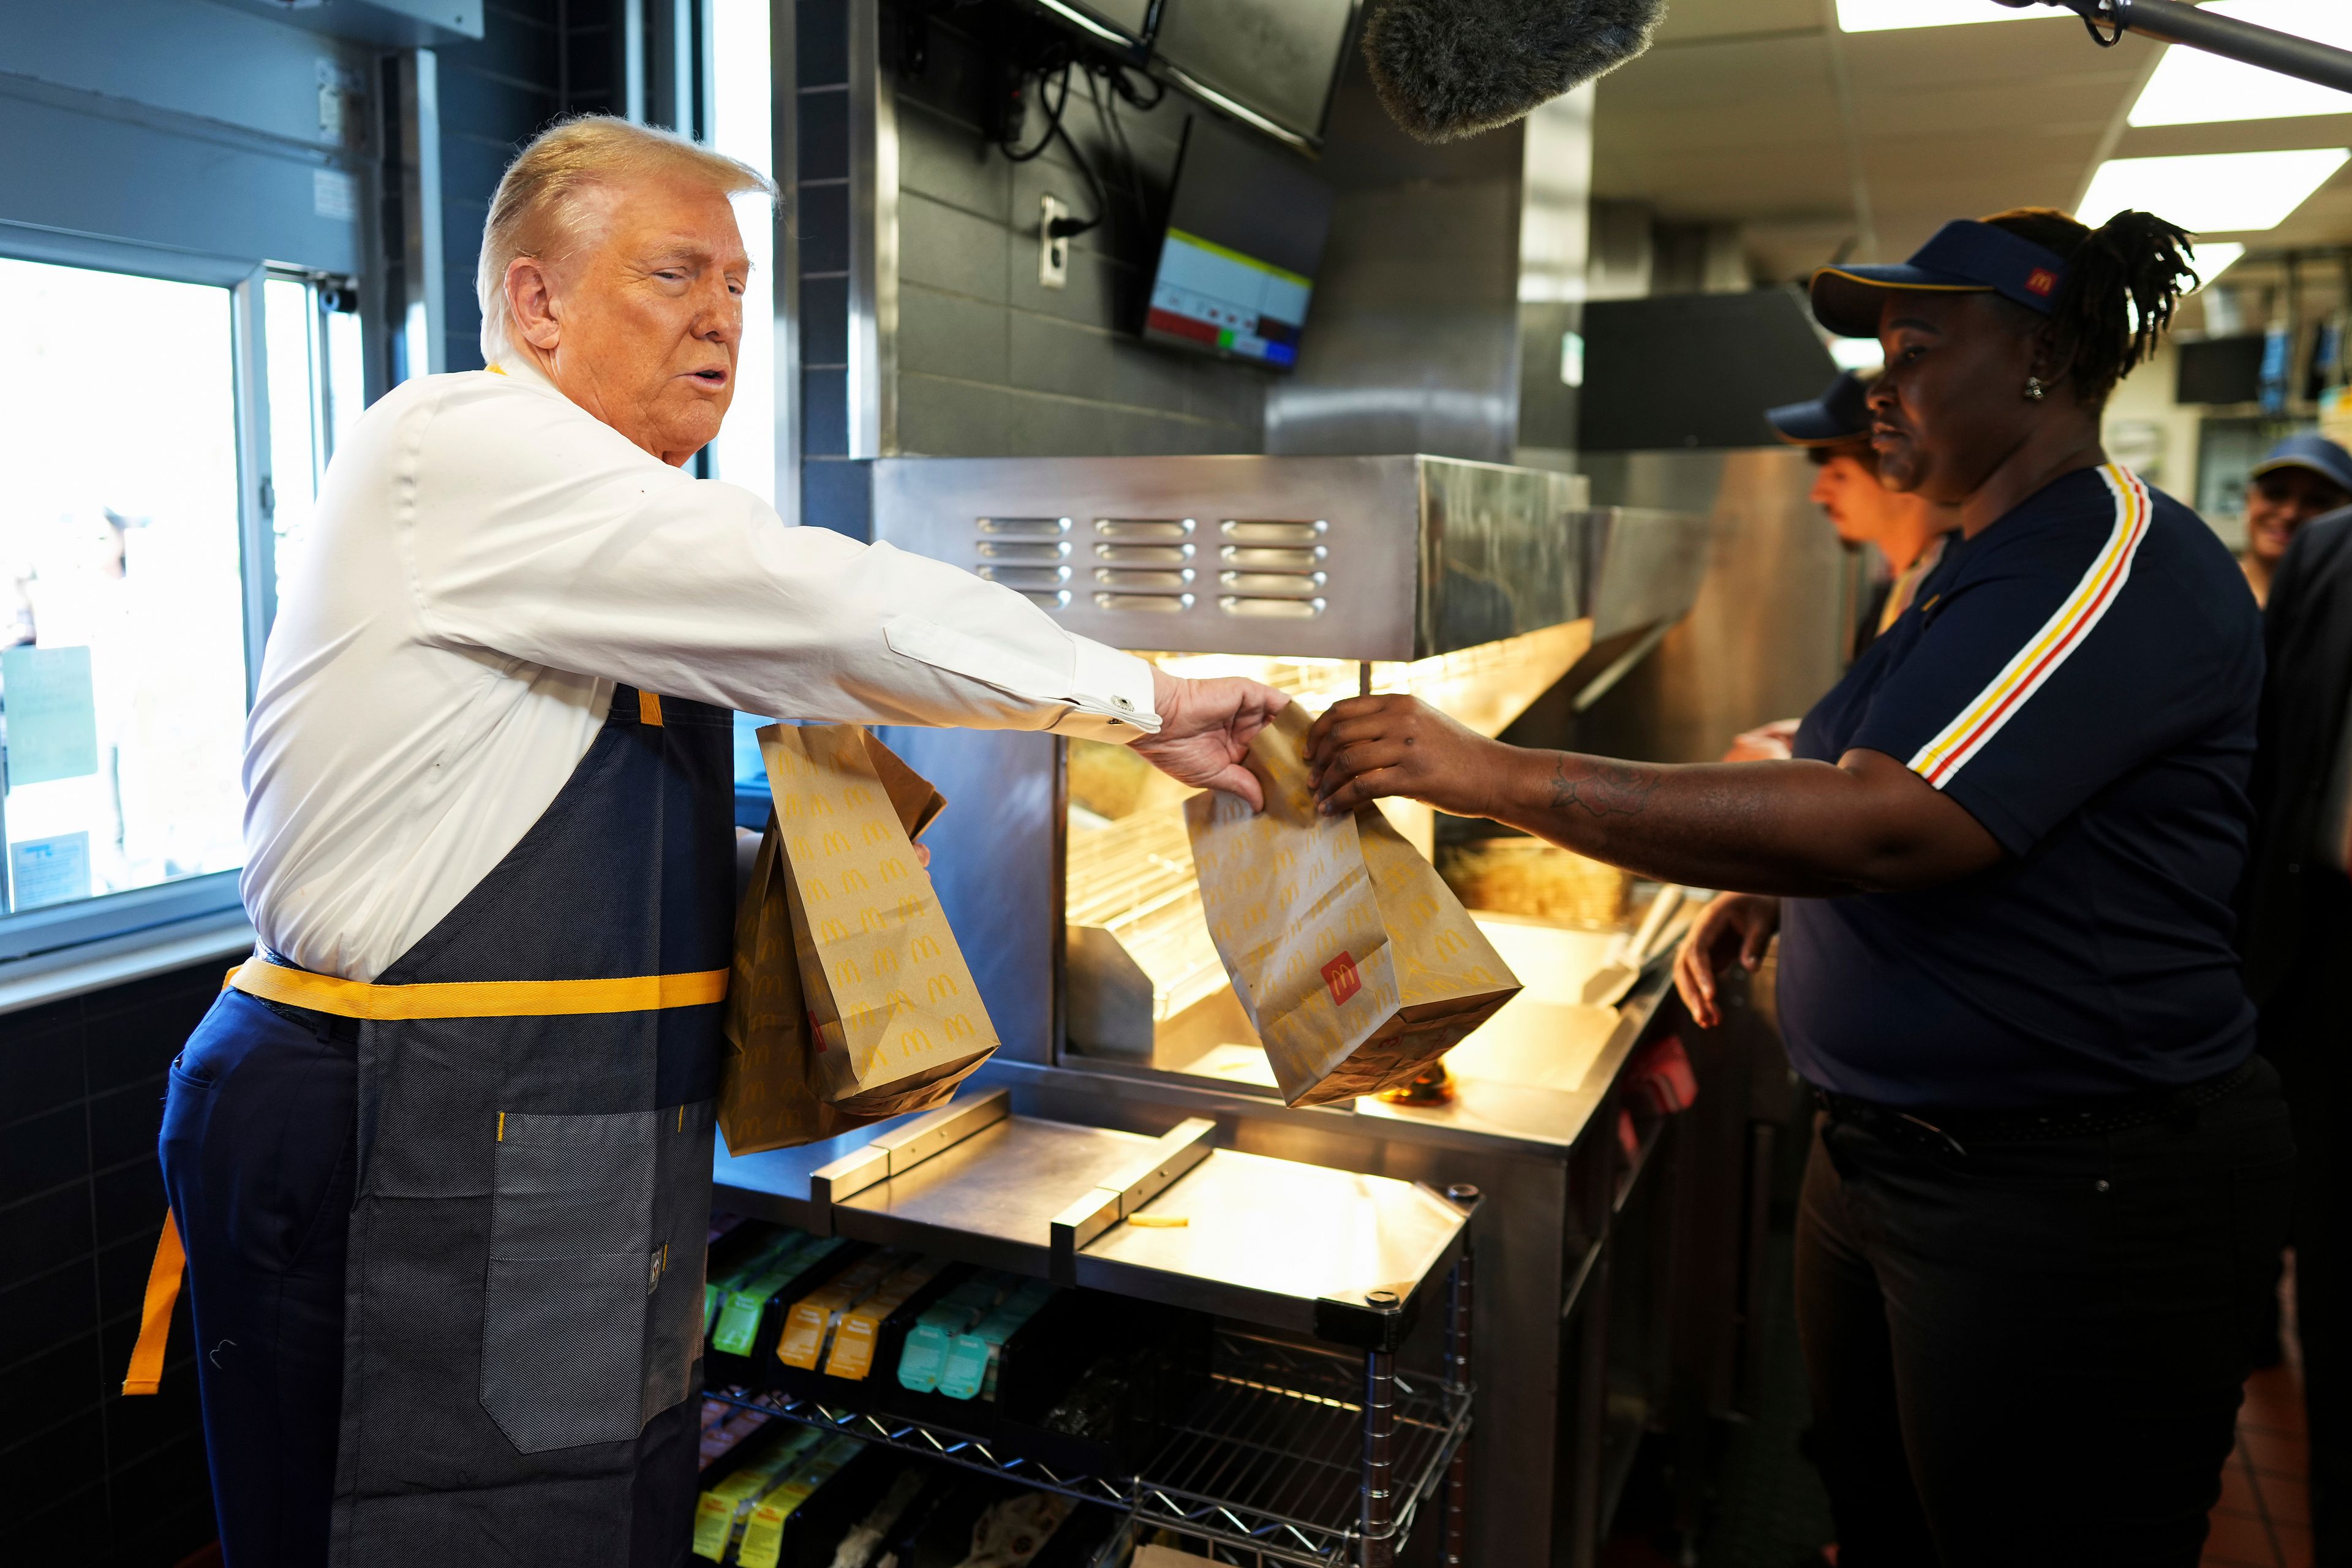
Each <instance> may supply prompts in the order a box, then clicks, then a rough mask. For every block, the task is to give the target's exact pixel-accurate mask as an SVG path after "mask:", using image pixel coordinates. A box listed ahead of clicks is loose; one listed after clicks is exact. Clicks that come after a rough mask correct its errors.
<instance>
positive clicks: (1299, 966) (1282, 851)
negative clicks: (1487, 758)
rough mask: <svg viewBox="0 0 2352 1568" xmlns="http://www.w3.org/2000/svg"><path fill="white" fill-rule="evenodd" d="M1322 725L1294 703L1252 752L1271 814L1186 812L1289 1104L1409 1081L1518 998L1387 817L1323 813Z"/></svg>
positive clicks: (1238, 977)
mask: <svg viewBox="0 0 2352 1568" xmlns="http://www.w3.org/2000/svg"><path fill="white" fill-rule="evenodd" d="M1310 722H1311V721H1309V720H1308V718H1307V714H1306V712H1305V710H1303V709H1301V708H1300V707H1298V705H1297V704H1296V703H1294V704H1292V705H1291V706H1290V707H1288V708H1286V709H1284V710H1282V712H1281V713H1280V714H1279V715H1277V716H1276V719H1275V721H1274V722H1273V723H1271V724H1269V725H1267V726H1266V727H1265V730H1264V731H1260V733H1259V735H1258V738H1257V741H1256V742H1255V744H1254V745H1252V746H1251V747H1250V752H1249V759H1248V766H1249V769H1250V771H1251V772H1252V773H1255V774H1257V776H1258V780H1259V782H1260V783H1261V784H1264V785H1265V801H1266V807H1265V813H1264V814H1263V815H1254V814H1253V813H1252V812H1251V811H1250V808H1249V807H1248V805H1245V804H1244V803H1243V802H1242V801H1240V800H1238V799H1236V798H1235V797H1234V796H1232V795H1221V794H1213V793H1212V794H1207V795H1195V796H1193V797H1192V799H1191V800H1189V801H1187V802H1185V803H1184V815H1185V820H1186V822H1187V824H1188V825H1189V826H1191V828H1192V859H1193V862H1194V864H1195V865H1196V866H1197V868H1199V871H1200V876H1201V901H1202V905H1203V906H1204V908H1205V910H1206V912H1207V915H1208V919H1209V934H1210V935H1211V936H1212V937H1213V938H1214V939H1215V941H1216V944H1217V953H1218V956H1219V957H1221V958H1223V960H1224V961H1225V969H1226V972H1227V973H1230V974H1232V975H1233V977H1234V990H1235V991H1236V992H1238V993H1239V994H1240V995H1241V999H1242V1005H1243V1006H1244V1007H1245V1008H1247V1009H1248V1011H1249V1016H1250V1022H1251V1023H1253V1024H1255V1026H1257V1032H1258V1037H1259V1038H1260V1039H1262V1040H1263V1041H1265V1055H1266V1059H1267V1061H1268V1062H1270V1063H1271V1064H1272V1065H1273V1067H1274V1077H1275V1081H1276V1083H1277V1084H1278V1085H1280V1087H1281V1089H1282V1097H1283V1099H1284V1100H1287V1101H1288V1102H1289V1103H1291V1104H1292V1105H1328V1104H1330V1103H1332V1102H1333V1101H1335V1100H1350V1099H1353V1098H1354V1097H1356V1096H1357V1095H1360V1094H1376V1093H1378V1092H1379V1091H1380V1090H1381V1089H1389V1088H1392V1087H1394V1086H1396V1085H1398V1084H1402V1083H1404V1082H1406V1081H1407V1080H1409V1079H1412V1077H1413V1075H1414V1074H1416V1073H1418V1072H1420V1071H1421V1070H1422V1069H1423V1068H1425V1067H1427V1066H1428V1065H1429V1064H1430V1063H1432V1062H1433V1061H1435V1060H1436V1059H1437V1058H1439V1057H1442V1056H1444V1054H1445V1053H1446V1052H1447V1051H1449V1050H1451V1049H1452V1048H1453V1047H1454V1046H1455V1045H1456V1044H1457V1043H1459V1042H1460V1041H1461V1039H1462V1037H1464V1036H1465V1035H1467V1034H1468V1033H1469V1032H1470V1031H1471V1030H1473V1029H1475V1028H1476V1027H1477V1026H1479V1025H1481V1024H1483V1023H1485V1022H1486V1020H1487V1019H1488V1018H1490V1017H1492V1016H1494V1013H1495V1010H1496V1008H1498V1007H1500V1006H1501V1005H1503V1004H1504V1003H1506V1002H1507V1001H1509V1000H1510V999H1511V998H1512V997H1513V996H1514V995H1516V994H1518V990H1519V983H1518V980H1517V977H1516V976H1515V975H1513V974H1512V973H1511V972H1510V969H1509V967H1508V966H1507V965H1506V964H1505V963H1503V960H1502V957H1501V955H1500V954H1498V953H1497V952H1496V951H1495V949H1494V947H1493V946H1492V945H1491V944H1490V943H1489V942H1487V941H1486V936H1485V935H1484V933H1482V932H1481V931H1479V930H1478V928H1477V926H1476V924H1475V923H1474V922H1473V921H1471V919H1470V916H1469V914H1468V912H1467V911H1466V910H1464V909H1463V907H1462V904H1461V902H1460V900H1457V899H1455V898H1454V894H1453V891H1452V889H1448V888H1447V887H1446V885H1445V884H1444V882H1443V881H1441V880H1439V879H1438V875H1437V869H1436V868H1435V867H1433V866H1432V865H1431V864H1430V863H1429V862H1428V861H1426V860H1424V859H1423V858H1422V857H1421V853H1420V851H1418V850H1416V849H1414V848H1413V847H1412V845H1410V844H1408V843H1406V842H1405V841H1404V838H1403V837H1402V836H1401V835H1400V834H1399V833H1398V832H1397V831H1396V829H1395V828H1393V827H1391V826H1389V824H1388V819H1387V818H1385V817H1383V816H1381V814H1380V811H1379V809H1378V808H1377V807H1374V806H1365V807H1363V808H1362V809H1360V810H1359V811H1358V812H1356V813H1355V814H1354V815H1353V816H1338V817H1328V816H1318V815H1316V811H1315V795H1314V791H1313V790H1311V789H1309V788H1308V787H1307V763H1306V760H1305V758H1304V757H1303V756H1302V754H1301V753H1302V752H1303V750H1304V747H1305V744H1306V741H1307V728H1308V725H1309V723H1310Z"/></svg>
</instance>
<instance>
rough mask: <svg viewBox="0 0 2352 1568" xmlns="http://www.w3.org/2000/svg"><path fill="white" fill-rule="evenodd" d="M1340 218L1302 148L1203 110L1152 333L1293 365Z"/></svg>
mask: <svg viewBox="0 0 2352 1568" xmlns="http://www.w3.org/2000/svg"><path fill="white" fill-rule="evenodd" d="M1171 3H1172V0H1171ZM1330 226H1331V187H1330V186H1329V185H1328V184H1324V183H1323V182H1322V181H1321V180H1318V179H1317V178H1316V177H1315V176H1314V175H1313V174H1310V173H1308V172H1307V167H1306V165H1305V164H1304V163H1301V162H1300V161H1299V160H1298V159H1297V158H1295V157H1292V156H1291V155H1290V154H1288V153H1284V152H1281V151H1280V150H1278V149H1276V148H1275V147H1273V146H1271V145H1268V144H1266V143H1265V142H1259V141H1257V140H1256V139H1255V138H1253V137H1250V136H1248V135H1246V134H1244V132H1240V131H1236V130H1234V129H1232V128H1231V127H1229V126H1226V125H1223V124H1222V123H1220V122H1218V121H1215V120H1213V119H1210V118H1209V117H1207V116H1205V115H1199V114H1196V115H1193V116H1192V118H1191V120H1190V121H1187V122H1186V125H1185V128H1184V142H1183V146H1182V148H1181V150H1180V151H1179V153H1178V154H1177V161H1176V180H1175V186H1174V189H1173V190H1172V191H1171V193H1170V196H1169V202H1168V228H1167V232H1166V234H1165V235H1163V236H1162V237H1161V239H1160V261H1159V267H1158V268H1157V270H1156V272H1155V273H1154V275H1153V277H1152V280H1151V303H1150V309H1149V310H1148V312H1147V313H1146V315H1145V317H1144V322H1143V336H1144V338H1145V340H1146V341H1147V342H1156V343H1165V344H1167V345H1168V346H1170V347H1171V348H1180V349H1191V350H1193V351H1195V352H1198V353H1212V354H1217V355H1220V356H1222V357H1224V358H1227V359H1241V360H1248V361H1251V362H1253V363H1257V364H1262V365H1266V366H1269V367H1271V368H1273V369H1276V370H1288V369H1289V368H1290V367H1291V366H1292V365H1294V364H1296V363H1297V362H1298V341H1299V334H1300V332H1301V331H1302V330H1303V329H1304V328H1305V327H1306V325H1307V300H1309V299H1310V298H1311V297H1312V296H1313V294H1314V291H1315V269H1316V268H1317V267H1318V265H1320V263H1321V262H1322V259H1323V240H1324V237H1325V236H1326V235H1327V234H1328V231H1329V229H1330Z"/></svg>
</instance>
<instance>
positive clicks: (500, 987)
mask: <svg viewBox="0 0 2352 1568" xmlns="http://www.w3.org/2000/svg"><path fill="white" fill-rule="evenodd" d="M229 981H230V984H234V985H235V986H236V988H237V989H238V990H239V991H242V992H244V993H245V994H247V995H248V996H258V997H260V998H261V999H262V1000H264V1001H266V1002H281V1003H284V1004H285V1005H287V1006H289V1007H308V1008H310V1010H311V1011H312V1012H314V1013H332V1014H333V1015H335V1016H337V1017H339V1018H373V1019H378V1020H391V1019H407V1018H543V1017H554V1016H561V1015H565V1014H573V1013H652V1012H657V1011H659V1010H661V1009H662V1008H666V1007H702V1006H708V1005H710V1004H711V1003H714V1002H723V1001H725V1000H726V999H727V971H726V970H724V969H706V970H702V971H699V972H698V973H692V974H630V975H624V976H622V977H620V978H618V979H614V980H467V981H457V982H445V983H438V984H425V985H371V984H367V983H366V982H364V981H359V980H338V979H336V978H335V977H334V976H332V975H329V974H313V973H310V972H309V971H308V970H302V969H289V968H287V967H286V966H285V965H284V964H281V963H270V962H269V961H268V960H267V959H265V958H263V957H261V956H260V955H259V954H258V953H257V954H255V955H254V956H253V957H251V958H248V959H247V960H246V961H245V962H244V963H241V964H239V965H238V966H237V967H236V970H235V971H234V972H233V973H231V974H230V976H229Z"/></svg>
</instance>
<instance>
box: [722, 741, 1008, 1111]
mask: <svg viewBox="0 0 2352 1568" xmlns="http://www.w3.org/2000/svg"><path fill="white" fill-rule="evenodd" d="M760 749H761V754H762V756H764V757H765V758H766V760H767V763H768V784H769V791H770V794H771V795H772V797H773V799H774V802H775V810H774V811H773V812H772V813H771V814H770V816H769V817H768V826H767V831H766V833H765V834H764V835H762V837H761V841H760V853H759V857H758V858H757V859H756V860H755V861H754V863H753V865H752V869H751V882H750V884H749V886H747V887H746V888H745V889H744V891H743V900H742V902H741V904H740V906H738V908H737V910H736V918H735V960H734V967H733V973H732V976H731V978H730V984H729V989H728V999H727V1037H728V1041H729V1043H730V1046H731V1047H733V1048H732V1049H731V1050H730V1052H729V1054H728V1057H727V1060H726V1062H725V1064H724V1068H723V1077H722V1079H721V1084H720V1089H719V1130H720V1131H722V1132H724V1133H725V1134H726V1137H727V1147H728V1150H729V1152H731V1153H736V1154H749V1153H753V1152H758V1151H760V1150H762V1149H782V1148H789V1147H791V1146H793V1145H795V1144H800V1143H809V1142H815V1141H817V1140H819V1139H824V1138H830V1137H833V1136H835V1134H837V1133H840V1132H845V1131H849V1130H850V1129H851V1128H854V1127H859V1126H863V1125H865V1124H866V1123H867V1122H871V1121H879V1120H881V1119H883V1118H885V1117H890V1116H899V1115H904V1114H905V1113H907V1112H908V1111H911V1110H924V1109H927V1108H928V1107H930V1106H933V1105H936V1104H938V1103H940V1101H942V1100H946V1099H947V1098H948V1097H949V1096H950V1095H952V1094H953V1093H954V1092H955V1088H956V1085H958V1084H959V1083H961V1082H962V1081H963V1080H964V1079H966V1078H967V1077H969V1076H971V1072H972V1071H973V1069H975V1068H978V1067H979V1066H980V1064H981V1063H982V1062H983V1061H985V1060H987V1059H988V1056H989V1054H990V1053H991V1052H992V1051H993V1050H994V1049H995V1048H996V1032H995V1030H994V1029H993V1028H992V1027H991V1026H990V1024H989V1021H988V1014H987V1011H986V1009H985V1008H984V1007H983V1006H982V1005H981V1000H980V994H979V991H978V989H977V988H976V987H975V986H974V985H973V984H972V980H971V971H970V970H969V969H967V968H966V967H965V966H964V962H963V954H962V952H961V950H959V949H958V948H957V946H956V943H955V936H954V933H953V932H951V931H950V930H949V929H948V923H947V918H946V916H945V915H944V914H942V913H941V912H940V906H939V900H937V898H936V897H934V896H933V894H932V891H931V885H930V879H929V877H928V876H927V875H925V873H924V872H923V869H922V868H921V867H920V866H919V864H918V863H917V860H916V857H915V852H914V846H913V840H914V838H915V837H917V836H919V834H921V832H922V831H923V829H924V828H926V827H928V826H930V824H931V820H932V819H933V818H934V817H936V816H938V815H939V814H940V810H941V809H942V808H943V807H944V806H945V805H946V804H947V803H946V802H945V801H944V800H942V799H941V798H940V795H939V792H938V791H936V790H934V789H932V788H931V786H930V784H929V783H928V782H927V781H925V780H924V779H923V778H922V777H921V776H920V775H919V774H917V773H915V771H914V770H913V769H911V768H909V767H908V766H907V764H906V763H902V762H900V761H899V760H898V757H897V756H895V755H893V754H892V752H890V750H889V748H888V747H887V746H885V745H883V744H882V742H879V741H877V740H876V739H875V738H874V737H873V736H872V735H870V734H868V733H867V732H866V730H865V729H864V728H863V727H861V726H859V725H856V724H837V725H824V726H817V725H808V726H800V727H795V726H792V725H770V726H769V727H768V728H766V729H764V730H762V731H760ZM812 911H813V913H812Z"/></svg>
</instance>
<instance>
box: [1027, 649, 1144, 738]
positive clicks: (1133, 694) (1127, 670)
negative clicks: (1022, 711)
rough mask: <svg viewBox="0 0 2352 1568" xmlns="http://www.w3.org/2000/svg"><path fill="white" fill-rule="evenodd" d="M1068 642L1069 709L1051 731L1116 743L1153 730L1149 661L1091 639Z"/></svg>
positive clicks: (1141, 736) (1138, 736) (1139, 736)
mask: <svg viewBox="0 0 2352 1568" xmlns="http://www.w3.org/2000/svg"><path fill="white" fill-rule="evenodd" d="M1070 644H1071V647H1070V710H1069V711H1068V712H1067V713H1065V714H1063V715H1062V717H1061V718H1060V719H1058V720H1057V721H1055V723H1054V724H1053V726H1052V728H1053V731H1054V733H1055V734H1057V735H1069V736H1072V737H1075V738H1076V739H1078V740H1082V741H1108V742H1111V743H1112V744H1113V745H1119V746H1123V745H1126V744H1128V743H1129V742H1132V741H1138V740H1140V739H1141V738H1143V737H1144V736H1146V735H1154V734H1158V733H1159V732H1160V710H1159V709H1158V708H1157V707H1156V706H1154V704H1153V701H1152V679H1151V676H1152V671H1151V666H1150V664H1148V663H1146V662H1145V661H1144V660H1142V659H1139V658H1136V657H1135V656H1134V655H1133V654H1131V653H1121V652H1119V651H1118V649H1117V648H1114V647H1104V646H1103V645H1102V644H1101V643H1098V642H1096V641H1093V640H1092V639H1091V638H1087V637H1071V638H1070Z"/></svg>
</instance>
